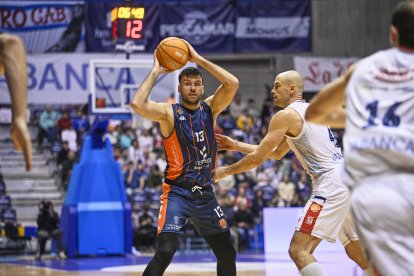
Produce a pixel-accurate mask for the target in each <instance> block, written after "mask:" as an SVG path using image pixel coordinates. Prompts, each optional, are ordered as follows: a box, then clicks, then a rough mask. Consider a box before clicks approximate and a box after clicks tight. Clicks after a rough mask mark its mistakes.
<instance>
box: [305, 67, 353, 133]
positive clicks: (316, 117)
mask: <svg viewBox="0 0 414 276" xmlns="http://www.w3.org/2000/svg"><path fill="white" fill-rule="evenodd" d="M354 68H355V65H353V66H351V67H350V68H349V69H348V71H347V72H346V73H345V75H343V76H341V77H339V78H337V79H336V80H334V81H332V82H331V83H329V84H327V85H326V86H325V87H324V88H322V90H321V91H320V92H319V93H318V94H316V95H315V97H313V99H312V100H311V101H310V103H309V107H308V109H307V111H306V114H305V119H306V120H307V121H309V122H311V123H315V124H321V125H328V126H331V127H334V128H344V127H345V109H344V100H345V88H346V85H347V83H348V80H349V78H350V77H351V75H352V72H353V70H354Z"/></svg>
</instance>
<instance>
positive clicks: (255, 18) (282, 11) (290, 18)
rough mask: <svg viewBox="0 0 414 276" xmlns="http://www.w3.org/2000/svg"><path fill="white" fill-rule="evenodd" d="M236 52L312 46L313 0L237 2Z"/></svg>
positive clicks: (303, 48) (304, 50)
mask: <svg viewBox="0 0 414 276" xmlns="http://www.w3.org/2000/svg"><path fill="white" fill-rule="evenodd" d="M237 14H238V17H237V19H236V25H237V28H236V33H235V38H236V49H235V51H236V52H276V51H289V52H297V51H302V52H306V51H310V50H311V2H310V1H309V0H301V1H299V0H298V1H295V0H289V1H272V2H260V1H255V2H250V1H249V2H245V3H240V4H238V5H237Z"/></svg>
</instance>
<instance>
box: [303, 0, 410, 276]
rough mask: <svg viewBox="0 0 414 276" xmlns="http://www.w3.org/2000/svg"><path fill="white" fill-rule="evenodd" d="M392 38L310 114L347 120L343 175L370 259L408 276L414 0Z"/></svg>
mask: <svg viewBox="0 0 414 276" xmlns="http://www.w3.org/2000/svg"><path fill="white" fill-rule="evenodd" d="M390 41H391V43H392V45H393V46H394V47H393V48H391V49H388V50H384V51H379V52H377V53H375V54H373V55H371V56H369V57H367V58H365V59H363V60H361V61H360V62H358V63H357V64H356V65H355V66H353V67H351V68H350V69H349V70H348V72H347V73H346V74H345V75H344V76H342V77H340V78H338V79H337V80H335V81H333V82H332V83H330V84H328V85H327V86H326V87H324V88H323V89H322V90H321V91H320V92H319V93H318V94H317V96H316V97H315V98H314V99H313V100H312V102H311V104H310V107H309V109H308V112H307V114H306V119H307V120H309V121H311V122H315V123H321V124H329V125H336V126H338V127H340V126H345V136H344V148H345V152H344V153H345V168H344V173H343V177H344V182H345V184H347V185H348V186H349V187H350V189H351V191H352V196H351V206H352V212H353V214H354V218H355V223H356V226H357V230H358V231H359V233H360V236H361V241H362V243H363V245H364V246H365V251H366V253H367V257H368V259H369V260H370V261H371V262H372V263H373V264H374V266H375V267H376V269H377V270H378V272H379V273H380V274H381V275H387V276H388V275H401V276H403V275H414V1H405V2H401V3H400V4H399V5H397V7H396V9H395V10H394V12H393V15H392V20H391V32H390ZM344 96H345V97H344ZM345 99H346V101H345V104H346V114H345V110H344V109H343V105H344V100H345ZM345 118H346V120H345Z"/></svg>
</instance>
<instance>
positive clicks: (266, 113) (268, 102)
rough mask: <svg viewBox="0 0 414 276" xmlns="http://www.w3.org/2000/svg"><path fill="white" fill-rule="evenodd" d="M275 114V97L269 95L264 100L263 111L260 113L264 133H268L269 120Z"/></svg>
mask: <svg viewBox="0 0 414 276" xmlns="http://www.w3.org/2000/svg"><path fill="white" fill-rule="evenodd" d="M273 114H274V105H273V99H272V97H270V96H269V97H267V98H266V99H265V101H264V102H263V105H262V113H261V115H260V118H261V121H262V126H263V129H262V135H264V134H266V132H267V125H268V122H269V120H270V118H272V116H273Z"/></svg>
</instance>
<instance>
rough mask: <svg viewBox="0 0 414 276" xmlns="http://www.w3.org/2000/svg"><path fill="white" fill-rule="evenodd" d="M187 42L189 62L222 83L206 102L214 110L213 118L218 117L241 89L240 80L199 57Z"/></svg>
mask: <svg viewBox="0 0 414 276" xmlns="http://www.w3.org/2000/svg"><path fill="white" fill-rule="evenodd" d="M185 42H186V43H187V46H188V49H189V51H190V58H189V60H190V61H191V62H194V63H196V64H197V65H199V66H200V67H202V68H203V69H205V70H206V71H208V72H209V73H210V74H211V75H212V76H214V77H215V78H216V79H217V80H218V81H219V82H220V83H221V85H220V86H219V87H218V88H217V90H216V92H215V93H214V95H213V96H210V97H208V98H207V99H206V100H205V102H206V103H207V104H208V105H209V106H210V107H211V109H212V110H213V116H214V117H217V116H218V114H220V113H221V112H222V111H223V110H224V109H225V108H226V107H227V106H228V105H229V104H230V103H231V101H232V100H233V97H234V95H235V94H236V92H237V89H238V88H239V80H238V79H237V78H236V77H235V76H234V75H233V74H231V73H230V72H228V71H227V70H225V69H223V68H222V67H220V66H218V65H217V64H214V63H213V62H211V61H209V60H207V59H205V58H204V57H202V56H201V55H199V54H198V53H197V51H196V50H194V48H193V47H192V46H191V45H190V43H188V42H187V41H185Z"/></svg>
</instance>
